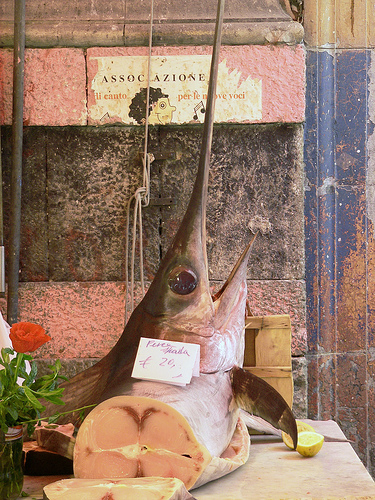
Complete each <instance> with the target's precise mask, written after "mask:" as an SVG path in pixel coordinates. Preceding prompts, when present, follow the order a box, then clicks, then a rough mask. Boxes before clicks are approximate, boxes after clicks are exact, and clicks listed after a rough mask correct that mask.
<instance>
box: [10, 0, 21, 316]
mask: <svg viewBox="0 0 375 500" xmlns="http://www.w3.org/2000/svg"><path fill="white" fill-rule="evenodd" d="M24 66H25V0H15V2H14V60H13V120H12V173H11V189H10V237H9V266H8V301H7V320H8V323H9V324H10V325H12V324H13V323H15V322H17V317H18V280H19V258H20V232H21V188H22V142H23V87H24Z"/></svg>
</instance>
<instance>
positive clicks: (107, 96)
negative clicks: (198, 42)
mask: <svg viewBox="0 0 375 500" xmlns="http://www.w3.org/2000/svg"><path fill="white" fill-rule="evenodd" d="M92 59H95V60H96V62H97V72H96V74H95V76H94V77H93V79H92V80H91V82H90V87H91V98H90V100H89V116H90V121H91V122H93V123H98V124H99V123H100V124H105V123H113V122H119V123H124V124H130V125H142V124H144V122H145V103H146V92H147V79H148V78H147V76H148V57H147V56H113V57H110V56H103V57H95V58H92ZM210 64H211V56H210V55H165V56H152V57H151V76H150V106H149V109H148V112H149V124H151V125H166V124H184V123H201V122H203V120H204V114H205V103H206V99H207V89H208V80H209V72H210ZM261 119H262V81H261V80H260V79H259V78H251V77H250V76H248V77H247V78H243V77H242V75H241V72H240V71H239V70H237V69H230V68H228V66H227V64H226V60H223V61H221V62H220V64H219V73H218V84H217V93H216V105H215V122H217V123H220V122H232V121H233V122H249V121H257V120H261Z"/></svg>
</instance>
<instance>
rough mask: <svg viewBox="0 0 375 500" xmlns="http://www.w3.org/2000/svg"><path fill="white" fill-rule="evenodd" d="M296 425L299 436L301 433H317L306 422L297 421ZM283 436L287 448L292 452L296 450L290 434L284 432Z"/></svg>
mask: <svg viewBox="0 0 375 500" xmlns="http://www.w3.org/2000/svg"><path fill="white" fill-rule="evenodd" d="M296 424H297V433H298V434H300V432H306V431H309V432H315V431H314V428H313V427H312V426H311V425H309V424H306V423H305V422H301V420H296ZM281 436H282V438H283V441H284V444H286V445H287V447H288V448H290V449H291V450H294V446H293V441H292V438H291V437H290V436H289V434H287V433H286V432H284V431H283V432H282V433H281Z"/></svg>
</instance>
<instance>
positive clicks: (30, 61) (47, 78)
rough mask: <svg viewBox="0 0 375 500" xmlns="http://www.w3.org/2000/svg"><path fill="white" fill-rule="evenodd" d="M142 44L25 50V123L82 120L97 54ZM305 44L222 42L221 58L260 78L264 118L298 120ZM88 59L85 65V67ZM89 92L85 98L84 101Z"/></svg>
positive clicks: (4, 62) (1, 103)
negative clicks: (229, 43) (228, 44)
mask: <svg viewBox="0 0 375 500" xmlns="http://www.w3.org/2000/svg"><path fill="white" fill-rule="evenodd" d="M210 53H211V48H210V47H206V46H202V47H156V48H154V49H153V54H154V55H162V54H165V55H173V54H176V55H182V54H184V55H186V54H190V55H194V54H210ZM146 54H147V48H145V47H113V48H109V47H107V48H91V49H87V51H86V50H84V49H72V48H54V49H27V50H26V55H25V101H24V121H25V125H46V126H64V125H86V124H87V123H88V106H90V105H91V104H93V102H94V95H93V91H92V90H91V89H90V88H88V89H86V80H87V81H89V82H90V81H91V79H92V78H93V76H94V75H95V70H96V61H95V59H94V58H95V57H98V56H109V55H113V56H121V55H123V56H131V55H146ZM304 57H305V53H304V48H303V46H302V45H297V46H287V45H280V46H254V45H246V46H243V45H239V46H223V47H222V50H221V59H222V60H223V59H226V60H227V64H228V66H229V67H230V68H232V69H233V70H234V69H237V70H239V71H240V72H241V73H242V77H243V78H247V77H248V76H251V77H252V78H254V79H255V78H259V79H261V80H262V112H263V118H262V120H260V121H261V122H262V123H272V122H283V123H296V122H297V123H298V122H302V121H303V120H304V112H305V100H304V92H305V71H304V68H305V62H304ZM86 58H87V69H86ZM12 65H13V53H12V51H11V50H8V49H0V125H9V124H10V123H11V120H12ZM86 91H87V92H88V102H87V101H86Z"/></svg>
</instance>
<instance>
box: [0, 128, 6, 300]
mask: <svg viewBox="0 0 375 500" xmlns="http://www.w3.org/2000/svg"><path fill="white" fill-rule="evenodd" d="M2 168H3V167H2V161H1V127H0V297H5V252H4V218H3V170H2Z"/></svg>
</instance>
